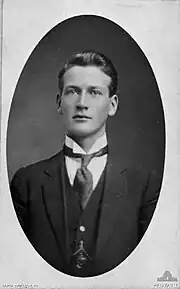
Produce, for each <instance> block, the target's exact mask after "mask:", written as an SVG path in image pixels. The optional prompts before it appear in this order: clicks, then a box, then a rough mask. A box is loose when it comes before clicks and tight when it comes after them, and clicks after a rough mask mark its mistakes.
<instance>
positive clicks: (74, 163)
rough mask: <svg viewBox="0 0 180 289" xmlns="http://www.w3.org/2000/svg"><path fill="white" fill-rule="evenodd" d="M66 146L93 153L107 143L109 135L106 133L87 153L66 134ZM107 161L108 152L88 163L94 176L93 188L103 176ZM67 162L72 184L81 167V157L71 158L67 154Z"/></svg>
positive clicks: (83, 152) (75, 151) (74, 151)
mask: <svg viewBox="0 0 180 289" xmlns="http://www.w3.org/2000/svg"><path fill="white" fill-rule="evenodd" d="M65 144H66V146H68V147H70V148H71V149H72V150H73V153H80V154H92V153H95V152H97V151H99V150H100V149H101V148H103V147H105V146H106V145H107V137H106V133H104V134H103V135H102V136H101V137H100V138H99V139H98V140H97V141H96V142H95V143H94V144H93V146H92V147H91V149H90V150H89V151H88V152H87V153H86V152H85V151H84V150H83V149H82V148H81V147H80V146H79V145H78V144H77V143H76V142H75V141H73V140H72V139H71V138H70V137H68V136H67V135H66V138H65ZM106 162H107V154H105V155H103V156H100V157H94V158H93V159H92V160H91V161H90V163H89V164H88V166H87V168H88V170H90V172H91V173H92V177H93V190H94V189H95V187H96V186H97V183H98V181H99V179H100V177H101V174H102V172H103V170H104V168H105V165H106ZM65 163H66V168H67V173H68V177H69V181H70V184H71V185H73V183H74V178H75V175H76V171H77V169H78V168H80V167H81V159H80V158H70V157H68V156H65Z"/></svg>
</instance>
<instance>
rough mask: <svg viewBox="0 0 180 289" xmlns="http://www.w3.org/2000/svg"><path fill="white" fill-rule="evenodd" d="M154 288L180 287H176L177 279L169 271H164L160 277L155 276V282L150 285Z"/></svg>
mask: <svg viewBox="0 0 180 289" xmlns="http://www.w3.org/2000/svg"><path fill="white" fill-rule="evenodd" d="M152 288H153V289H154V288H177V289H178V288H180V287H178V279H177V278H176V277H174V276H173V275H172V274H171V273H170V272H169V271H167V270H166V271H165V272H164V274H163V275H162V276H161V277H158V278H157V283H156V284H154V286H153V287H152Z"/></svg>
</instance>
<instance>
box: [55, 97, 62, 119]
mask: <svg viewBox="0 0 180 289" xmlns="http://www.w3.org/2000/svg"><path fill="white" fill-rule="evenodd" d="M56 104H57V111H58V112H59V113H60V114H62V107H61V96H60V95H59V94H57V98H56Z"/></svg>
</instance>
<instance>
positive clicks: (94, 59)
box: [58, 50, 118, 97]
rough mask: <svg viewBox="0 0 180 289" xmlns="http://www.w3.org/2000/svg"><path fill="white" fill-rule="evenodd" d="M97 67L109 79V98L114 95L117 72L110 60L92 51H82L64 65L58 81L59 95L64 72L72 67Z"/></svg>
mask: <svg viewBox="0 0 180 289" xmlns="http://www.w3.org/2000/svg"><path fill="white" fill-rule="evenodd" d="M76 65H77V66H97V67H99V68H100V69H101V71H103V72H104V73H105V74H107V75H108V76H109V77H111V83H110V85H109V92H110V97H111V96H113V95H114V94H116V90H117V82H118V81H117V71H116V69H115V67H114V65H113V64H112V62H111V60H110V59H108V58H107V57H106V56H105V55H104V54H102V53H99V52H95V51H92V50H88V51H83V52H80V53H77V54H75V55H73V57H72V58H71V59H70V60H69V61H68V62H67V63H66V65H65V66H64V67H63V68H62V69H61V70H60V72H59V75H58V79H59V90H60V94H61V93H62V90H63V76H64V74H65V72H66V71H67V70H68V69H70V68H71V67H73V66H76Z"/></svg>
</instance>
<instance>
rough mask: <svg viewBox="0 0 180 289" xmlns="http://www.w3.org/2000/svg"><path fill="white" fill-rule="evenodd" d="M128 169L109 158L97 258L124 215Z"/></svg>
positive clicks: (114, 159) (115, 159)
mask: <svg viewBox="0 0 180 289" xmlns="http://www.w3.org/2000/svg"><path fill="white" fill-rule="evenodd" d="M125 171H126V169H125V167H123V166H121V167H120V165H119V164H118V162H117V158H115V157H114V158H113V157H112V156H108V161H107V168H106V179H105V188H104V197H103V202H102V208H101V215H100V222H99V230H98V238H97V247H96V257H97V258H98V257H99V255H100V254H101V252H102V251H103V248H104V245H105V244H106V242H107V240H108V238H109V236H110V233H111V231H112V229H113V225H114V223H115V221H116V218H117V215H118V216H119V214H121V213H122V214H123V198H122V197H123V196H124V194H125V193H126V181H125V177H124V173H125Z"/></svg>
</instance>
